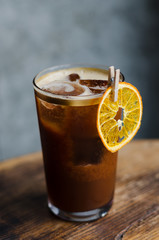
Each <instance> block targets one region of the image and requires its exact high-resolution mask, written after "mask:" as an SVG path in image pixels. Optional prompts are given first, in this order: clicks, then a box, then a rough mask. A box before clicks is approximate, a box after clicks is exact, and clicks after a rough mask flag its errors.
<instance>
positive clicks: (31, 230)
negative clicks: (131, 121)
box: [0, 140, 159, 240]
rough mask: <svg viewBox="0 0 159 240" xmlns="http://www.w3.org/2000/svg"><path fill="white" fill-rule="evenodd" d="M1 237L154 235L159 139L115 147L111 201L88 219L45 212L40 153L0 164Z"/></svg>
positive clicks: (157, 234)
mask: <svg viewBox="0 0 159 240" xmlns="http://www.w3.org/2000/svg"><path fill="white" fill-rule="evenodd" d="M0 239H4V240H5V239H7V240H8V239H9V240H12V239H16V240H17V239H26V240H29V239H47V240H49V239H66V240H67V239H69V240H72V239H77V240H78V239H86V240H87V239H100V240H102V239H108V240H109V239H110V240H111V239H116V240H119V239H124V240H126V239H129V240H131V239H139V240H140V239H145V240H146V239H152V240H153V239H159V140H138V141H133V142H131V143H129V144H128V145H127V146H125V147H124V148H123V149H122V150H121V151H120V154H119V161H118V170H117V182H116V191H115V198H114V205H113V207H112V209H111V210H110V212H109V214H108V215H107V216H106V217H104V218H102V219H99V220H97V221H94V222H89V223H72V222H65V221H62V220H60V219H58V218H56V217H55V216H53V215H52V214H51V213H50V212H49V210H48V209H47V198H46V188H45V179H44V172H43V162H42V157H41V153H34V154H30V155H26V156H22V157H19V158H15V159H11V160H7V161H4V162H2V163H0Z"/></svg>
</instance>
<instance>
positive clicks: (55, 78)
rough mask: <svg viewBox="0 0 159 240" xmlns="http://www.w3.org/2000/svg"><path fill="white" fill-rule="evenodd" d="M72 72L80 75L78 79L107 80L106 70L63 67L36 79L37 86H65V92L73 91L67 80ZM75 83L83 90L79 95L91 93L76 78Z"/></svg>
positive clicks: (46, 87)
mask: <svg viewBox="0 0 159 240" xmlns="http://www.w3.org/2000/svg"><path fill="white" fill-rule="evenodd" d="M72 73H76V74H78V75H79V76H80V79H90V80H91V79H92V80H94V79H97V80H98V79H100V80H107V79H108V71H107V70H101V69H94V68H69V69H63V70H58V71H54V72H50V73H47V74H45V75H43V76H41V77H39V78H38V80H37V83H36V84H37V86H38V87H39V88H41V89H48V88H51V87H55V88H56V90H58V88H59V89H60V88H61V87H64V88H65V92H70V93H71V92H72V91H74V89H73V88H74V87H73V86H72V85H71V84H67V82H68V83H71V81H69V77H68V76H69V75H70V74H72ZM76 83H77V84H78V85H79V86H80V87H81V88H83V90H84V91H83V92H82V93H81V94H80V96H81V95H92V93H91V91H90V89H89V88H88V87H87V86H84V85H81V84H80V83H79V81H78V80H76Z"/></svg>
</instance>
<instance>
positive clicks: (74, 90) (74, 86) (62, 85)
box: [43, 81, 86, 96]
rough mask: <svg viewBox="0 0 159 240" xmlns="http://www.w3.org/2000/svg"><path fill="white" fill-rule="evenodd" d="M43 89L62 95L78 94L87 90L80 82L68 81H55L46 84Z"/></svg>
mask: <svg viewBox="0 0 159 240" xmlns="http://www.w3.org/2000/svg"><path fill="white" fill-rule="evenodd" d="M43 90H45V91H47V92H50V93H53V94H56V95H62V96H78V95H81V94H84V92H85V91H86V90H85V87H83V86H80V85H79V84H78V83H72V82H66V81H53V82H51V83H49V84H47V85H45V86H44V87H43Z"/></svg>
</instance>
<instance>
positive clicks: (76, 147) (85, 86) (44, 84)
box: [34, 65, 122, 221]
mask: <svg viewBox="0 0 159 240" xmlns="http://www.w3.org/2000/svg"><path fill="white" fill-rule="evenodd" d="M121 78H122V77H121ZM107 80H108V70H107V69H106V68H105V69H104V68H101V67H94V66H93V67H92V66H82V65H79V66H74V65H66V66H60V67H54V68H50V69H46V70H44V71H43V72H41V73H40V74H38V75H37V76H36V77H35V79H34V89H35V97H36V104H37V113H38V120H39V128H40V135H41V144H42V151H43V159H44V168H45V176H46V183H47V192H48V206H49V208H50V209H51V211H52V212H53V213H54V214H55V215H58V216H60V217H61V218H63V219H67V220H73V221H89V220H94V219H97V218H99V217H102V216H104V215H105V214H106V213H107V212H108V210H109V208H110V207H111V205H112V201H113V194H114V186H115V175H116V164H117V153H111V152H109V151H108V150H107V149H106V148H105V147H104V145H103V143H102V141H101V139H100V138H99V135H98V132H97V126H96V121H97V109H98V104H99V102H100V99H101V97H102V95H103V93H104V91H105V90H106V88H107V86H108V81H107ZM121 80H122V79H121Z"/></svg>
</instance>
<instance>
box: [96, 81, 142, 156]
mask: <svg viewBox="0 0 159 240" xmlns="http://www.w3.org/2000/svg"><path fill="white" fill-rule="evenodd" d="M142 112H143V104H142V98H141V96H140V93H139V91H138V90H137V88H136V87H134V86H133V85H132V84H130V83H126V82H120V83H119V88H118V100H117V101H116V102H113V91H112V87H109V88H108V89H107V90H106V92H105V93H104V95H103V97H102V100H101V102H100V104H99V107H98V113H97V129H98V133H99V136H100V138H101V140H102V142H103V144H104V145H105V147H106V148H107V149H108V150H109V151H111V152H116V151H118V150H119V149H121V148H122V147H123V146H124V145H125V144H127V143H128V142H130V140H131V139H132V138H133V137H134V136H135V135H136V133H137V131H138V130H139V128H140V125H141V119H142Z"/></svg>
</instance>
